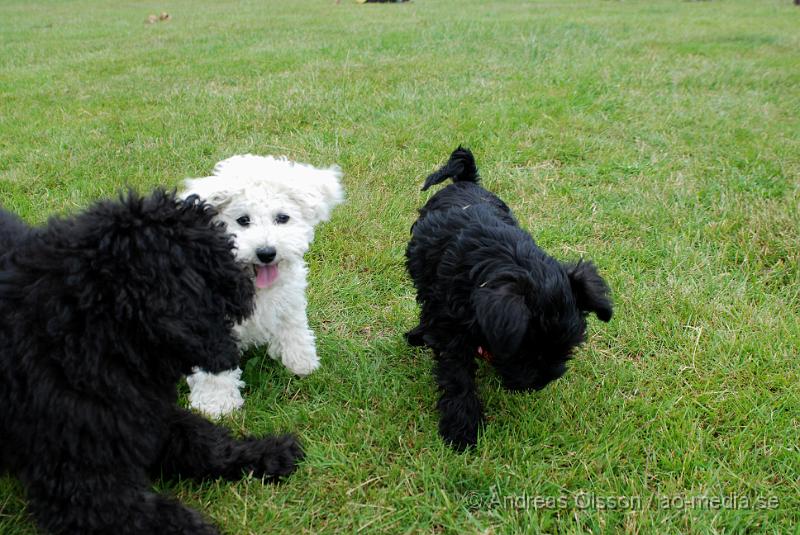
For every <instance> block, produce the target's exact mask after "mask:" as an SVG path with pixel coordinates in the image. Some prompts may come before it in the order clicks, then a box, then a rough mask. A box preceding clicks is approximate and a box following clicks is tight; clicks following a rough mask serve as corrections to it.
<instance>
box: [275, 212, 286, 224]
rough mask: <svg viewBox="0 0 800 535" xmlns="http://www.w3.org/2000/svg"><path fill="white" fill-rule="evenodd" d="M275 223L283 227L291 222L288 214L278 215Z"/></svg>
mask: <svg viewBox="0 0 800 535" xmlns="http://www.w3.org/2000/svg"><path fill="white" fill-rule="evenodd" d="M275 222H276V223H277V224H279V225H283V224H284V223H288V222H289V216H288V215H286V214H278V215H277V216H275Z"/></svg>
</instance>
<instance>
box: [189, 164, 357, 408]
mask: <svg viewBox="0 0 800 535" xmlns="http://www.w3.org/2000/svg"><path fill="white" fill-rule="evenodd" d="M341 177H342V172H341V170H340V169H339V167H337V166H333V167H329V168H327V169H317V168H315V167H313V166H311V165H306V164H300V163H296V162H292V161H290V160H287V159H286V158H273V157H272V156H254V155H252V154H246V155H243V156H233V157H231V158H228V159H227V160H223V161H221V162H219V163H218V164H217V165H216V166H215V167H214V172H213V175H212V176H208V177H204V178H193V179H187V180H185V181H184V188H185V189H184V191H183V192H182V193H181V195H182V196H183V197H187V196H189V195H198V196H199V197H200V198H202V199H204V200H205V201H206V202H208V203H209V204H211V205H212V206H214V207H215V208H216V209H217V210H218V211H219V215H218V216H217V219H219V220H220V221H222V222H224V223H225V225H226V227H227V230H228V232H230V233H231V234H233V235H234V240H235V242H236V247H237V250H236V256H237V258H238V259H239V261H240V262H242V263H243V264H245V265H248V266H250V267H249V269H252V270H253V278H254V280H255V286H256V298H255V311H254V313H253V315H252V316H251V317H250V318H248V319H247V320H245V321H244V322H243V323H241V324H239V325H237V326H236V334H237V335H238V338H239V347H240V349H241V350H242V351H244V350H245V349H247V348H249V347H253V346H258V345H263V344H266V345H267V350H268V352H269V354H270V356H271V357H272V358H274V359H276V360H280V361H281V362H282V363H283V365H284V366H286V368H287V369H289V371H291V372H292V373H294V374H297V375H299V376H305V375H308V374H310V373H311V372H313V371H314V370H316V369H317V368H318V367H319V358H318V357H317V352H316V347H315V344H314V333H313V332H312V331H311V329H309V327H308V319H307V317H306V304H307V303H306V295H305V290H306V275H307V273H308V268H307V266H306V263H305V260H304V259H303V255H304V254H305V253H306V251H307V250H308V247H309V245H310V244H311V241H312V240H313V239H314V227H315V225H317V224H318V223H320V222H322V221H326V220H327V219H329V218H330V215H331V211H332V209H333V208H334V207H335V206H336V205H338V204H339V203H341V202H342V201H343V200H344V190H343V189H342V185H341V183H340V179H341ZM241 374H242V371H241V369H240V368H236V369H233V370H229V371H225V372H222V373H220V374H216V375H214V374H210V373H206V372H204V371H202V370H195V373H194V374H192V375H191V376H189V377H187V382H188V383H189V388H190V390H191V393H190V395H189V403H190V405H191V406H192V407H194V408H196V409H198V410H200V411H202V412H204V413H205V414H207V415H209V416H214V417H218V416H220V415H223V414H228V413H230V412H232V411H233V410H235V409H238V408H239V407H241V406H242V404H243V403H244V400H243V399H242V395H241V392H240V389H241V388H242V387H243V386H244V383H243V382H242V381H241V380H240V377H241Z"/></svg>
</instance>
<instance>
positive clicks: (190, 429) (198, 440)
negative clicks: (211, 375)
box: [161, 407, 304, 480]
mask: <svg viewBox="0 0 800 535" xmlns="http://www.w3.org/2000/svg"><path fill="white" fill-rule="evenodd" d="M172 410H173V413H172V414H171V415H170V429H169V437H168V439H167V444H166V446H165V450H164V452H163V455H162V458H161V469H162V471H163V472H164V473H165V474H169V475H181V476H184V477H191V478H194V479H203V478H215V477H222V478H225V479H229V480H236V479H240V478H241V477H242V476H243V475H245V474H247V473H249V472H252V473H253V475H255V476H256V477H262V476H266V477H268V478H272V479H276V478H279V477H282V476H287V475H289V474H291V473H292V472H294V471H295V469H296V468H297V462H298V461H300V460H301V459H302V458H303V456H304V454H303V448H302V447H301V446H300V443H299V442H298V441H297V439H296V438H295V437H294V436H292V435H280V436H268V437H264V438H254V437H246V438H243V439H238V440H237V439H235V438H233V437H232V436H231V433H230V431H228V430H227V429H226V428H224V427H221V426H218V425H215V424H213V423H211V422H209V421H208V420H206V419H205V418H202V417H200V416H198V415H196V414H193V413H191V412H189V411H186V410H183V409H181V408H178V407H175V408H173V409H172Z"/></svg>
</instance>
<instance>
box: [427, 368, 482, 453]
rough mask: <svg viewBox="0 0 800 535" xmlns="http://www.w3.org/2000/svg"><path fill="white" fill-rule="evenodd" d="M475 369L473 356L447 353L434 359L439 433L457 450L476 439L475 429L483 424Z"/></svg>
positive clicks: (464, 447) (472, 443)
mask: <svg viewBox="0 0 800 535" xmlns="http://www.w3.org/2000/svg"><path fill="white" fill-rule="evenodd" d="M476 369H477V366H476V365H475V361H474V360H473V359H472V358H469V359H465V358H464V357H461V356H454V355H452V354H449V353H442V354H440V355H439V356H438V359H437V362H436V370H435V374H436V382H437V383H438V385H439V388H440V389H441V391H442V395H441V397H440V398H439V404H438V409H439V413H440V419H439V433H440V434H441V435H442V437H443V438H444V439H445V441H447V442H448V443H450V444H451V445H452V446H453V447H454V448H455V449H457V450H459V451H462V450H464V449H466V448H467V447H468V446H472V445H474V444H475V443H476V442H477V441H478V429H480V427H481V426H482V425H483V407H482V406H481V400H480V399H478V394H477V391H476V387H475V370H476Z"/></svg>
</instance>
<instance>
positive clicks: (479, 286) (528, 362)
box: [406, 147, 612, 450]
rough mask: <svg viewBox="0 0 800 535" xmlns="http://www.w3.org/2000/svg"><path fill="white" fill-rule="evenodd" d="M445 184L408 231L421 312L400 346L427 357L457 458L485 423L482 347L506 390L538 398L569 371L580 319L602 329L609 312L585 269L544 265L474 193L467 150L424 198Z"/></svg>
mask: <svg viewBox="0 0 800 535" xmlns="http://www.w3.org/2000/svg"><path fill="white" fill-rule="evenodd" d="M447 178H452V179H453V182H454V183H453V184H451V185H449V186H447V187H446V188H444V189H443V190H441V191H440V192H438V193H437V194H436V195H434V196H433V197H431V199H430V200H429V201H428V203H427V204H426V205H425V206H424V207H423V208H422V209H421V210H420V211H419V219H417V221H416V222H415V223H414V226H413V227H412V229H411V234H412V237H411V241H410V242H409V244H408V248H407V250H406V259H407V262H406V265H407V268H408V272H409V273H410V275H411V278H412V279H413V281H414V286H415V287H416V289H417V301H418V302H419V303H420V305H421V313H420V322H419V325H418V326H417V327H416V328H414V329H412V330H411V331H409V332H408V333H407V334H406V337H407V340H408V342H409V343H410V344H411V345H417V346H421V345H427V346H429V347H431V348H432V349H433V351H434V354H435V356H436V369H435V374H436V381H437V383H438V385H439V388H440V390H441V392H442V394H441V398H440V399H439V404H438V407H439V411H440V414H441V419H440V421H439V432H440V433H441V435H442V436H443V437H444V439H445V440H446V441H447V442H449V443H450V444H452V445H453V446H454V447H456V448H457V449H459V450H461V449H464V448H466V447H467V446H470V445H472V444H475V442H476V440H477V437H478V430H479V428H480V427H481V425H482V423H483V409H482V406H481V401H480V399H478V396H477V392H476V386H475V371H476V369H477V364H476V361H475V359H476V357H478V354H479V348H480V352H481V353H483V355H484V356H486V358H487V360H490V361H491V364H492V366H494V368H495V369H496V370H497V372H498V373H499V374H500V376H501V378H502V380H503V384H504V386H505V387H506V388H509V389H512V390H529V389H541V388H543V387H544V386H545V385H547V384H548V383H549V382H550V381H552V380H554V379H558V378H559V377H561V375H563V374H564V372H565V371H566V362H567V360H569V358H570V355H571V353H572V351H573V350H574V348H575V347H576V346H578V345H579V344H581V343H582V342H583V340H584V337H585V333H586V315H587V313H589V312H594V313H595V314H596V315H597V317H598V318H600V319H601V320H603V321H608V320H610V319H611V314H612V305H611V300H610V299H609V296H608V294H609V290H608V286H606V283H605V281H604V280H603V279H602V278H601V277H600V275H599V274H598V273H597V270H596V269H595V267H594V265H593V264H592V263H591V262H578V263H577V264H562V263H560V262H558V261H556V260H555V259H553V258H552V257H550V256H548V255H547V254H546V253H545V252H544V251H542V250H541V249H540V248H539V247H537V245H536V243H534V241H533V238H531V236H530V235H529V234H528V233H527V232H525V231H523V230H522V229H521V228H520V227H519V226H518V224H517V221H516V220H515V219H514V216H513V214H512V213H511V210H510V209H509V208H508V206H506V204H505V203H504V202H503V201H502V200H500V199H499V198H498V197H497V196H496V195H494V194H493V193H491V192H489V191H487V190H485V189H484V188H483V187H481V186H480V185H479V184H478V182H479V180H480V178H479V176H478V169H477V167H476V166H475V160H474V158H473V156H472V153H471V152H470V151H469V150H466V149H463V148H461V147H458V149H456V150H455V151H454V152H453V154H452V155H451V156H450V160H449V161H448V162H447V164H446V165H445V166H444V167H442V168H441V169H439V170H438V171H436V172H435V173H433V174H432V175H430V176H429V177H428V178H427V180H426V181H425V185H424V186H423V188H422V189H423V191H424V190H426V189H428V188H429V187H430V186H432V185H434V184H438V183H440V182H442V181H444V180H445V179H447ZM488 355H491V357H488Z"/></svg>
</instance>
